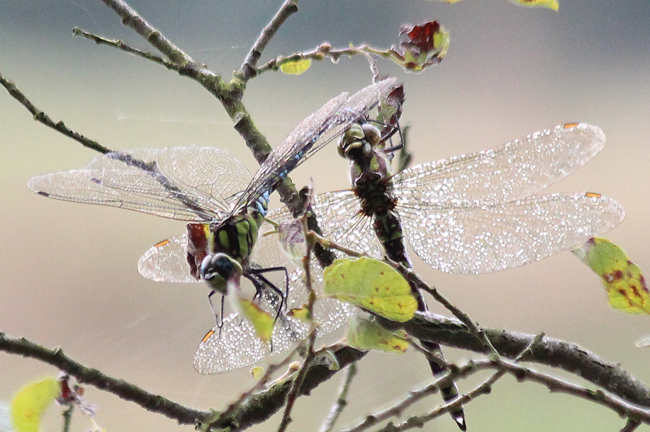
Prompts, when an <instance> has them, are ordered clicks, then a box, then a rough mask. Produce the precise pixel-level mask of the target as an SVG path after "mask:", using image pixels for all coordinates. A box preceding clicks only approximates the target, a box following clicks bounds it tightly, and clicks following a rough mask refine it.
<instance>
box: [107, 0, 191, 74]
mask: <svg viewBox="0 0 650 432" xmlns="http://www.w3.org/2000/svg"><path fill="white" fill-rule="evenodd" d="M102 2H103V3H104V4H105V5H106V6H108V7H110V8H111V9H113V10H114V11H115V13H117V14H118V15H119V16H120V18H121V19H122V24H123V25H125V26H126V27H130V28H132V29H133V30H135V32H136V33H138V34H139V35H140V36H142V37H143V38H144V39H145V40H146V41H147V42H149V43H150V44H151V45H153V46H154V47H155V48H156V49H157V50H158V51H160V52H161V53H163V54H164V55H165V56H167V58H168V59H170V60H171V61H172V62H174V63H176V64H178V65H181V66H182V65H185V64H188V63H192V64H196V62H195V61H194V60H193V59H192V57H190V56H189V55H188V54H186V53H184V52H183V51H182V50H181V49H180V48H178V47H177V46H176V45H174V44H173V43H172V42H171V41H170V40H169V39H167V38H166V37H165V36H164V35H163V34H162V33H161V32H159V31H158V30H157V29H156V28H155V27H153V26H152V25H151V24H149V23H148V22H147V21H145V20H144V19H142V17H141V16H140V15H139V14H138V13H137V12H136V11H135V10H134V9H132V8H131V7H130V6H129V5H128V4H127V3H126V2H123V1H121V0H102Z"/></svg>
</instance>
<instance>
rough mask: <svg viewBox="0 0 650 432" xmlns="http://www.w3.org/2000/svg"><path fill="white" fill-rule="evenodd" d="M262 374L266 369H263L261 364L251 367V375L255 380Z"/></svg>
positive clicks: (260, 377)
mask: <svg viewBox="0 0 650 432" xmlns="http://www.w3.org/2000/svg"><path fill="white" fill-rule="evenodd" d="M264 374H266V369H264V368H263V367H262V366H255V367H253V368H252V369H251V377H253V379H254V380H255V381H259V380H261V379H262V377H264Z"/></svg>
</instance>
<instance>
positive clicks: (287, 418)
mask: <svg viewBox="0 0 650 432" xmlns="http://www.w3.org/2000/svg"><path fill="white" fill-rule="evenodd" d="M300 221H301V222H302V230H303V233H305V235H306V233H307V232H308V229H307V216H306V215H304V214H303V215H302V216H301V217H300ZM313 249H314V243H313V242H307V252H306V253H305V256H304V257H303V260H302V265H303V268H304V271H305V287H306V288H307V295H308V300H307V312H308V316H309V318H310V322H309V326H310V328H309V336H308V337H307V350H306V354H305V360H304V361H303V364H302V366H301V367H300V370H298V373H297V374H296V377H295V379H294V380H293V384H292V385H291V389H290V390H289V393H288V394H287V406H286V407H285V409H284V413H283V414H282V421H281V422H280V426H279V427H278V432H284V431H285V430H286V429H287V427H289V423H290V422H291V411H292V410H293V406H294V405H295V403H296V400H297V398H298V395H299V392H300V389H301V388H302V384H303V382H304V381H305V376H306V375H307V371H308V370H309V366H310V365H311V362H312V360H313V359H314V356H315V355H314V343H315V342H316V330H317V328H316V323H315V322H314V319H313V316H314V303H315V302H316V293H315V292H314V289H313V287H312V285H311V255H312V251H313Z"/></svg>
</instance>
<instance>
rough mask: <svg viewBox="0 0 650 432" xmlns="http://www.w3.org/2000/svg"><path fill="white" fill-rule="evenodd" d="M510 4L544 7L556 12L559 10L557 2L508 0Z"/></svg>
mask: <svg viewBox="0 0 650 432" xmlns="http://www.w3.org/2000/svg"><path fill="white" fill-rule="evenodd" d="M510 2H511V3H514V4H518V5H522V6H527V7H544V8H548V9H553V10H554V11H556V12H557V10H558V9H559V8H560V4H559V3H558V2H557V0H510Z"/></svg>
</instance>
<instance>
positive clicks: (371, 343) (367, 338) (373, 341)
mask: <svg viewBox="0 0 650 432" xmlns="http://www.w3.org/2000/svg"><path fill="white" fill-rule="evenodd" d="M403 334H404V332H403V331H399V332H392V331H390V330H387V329H385V328H383V327H382V326H380V325H379V324H377V323H376V322H373V321H370V320H367V319H365V318H360V317H356V318H354V319H353V320H352V321H350V324H348V330H347V333H346V335H345V337H346V339H347V341H348V345H350V346H351V347H353V348H357V349H362V350H366V351H370V350H378V351H386V352H392V353H403V352H406V350H407V348H408V346H409V344H408V342H406V341H405V340H404V339H403ZM400 336H402V337H400Z"/></svg>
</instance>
